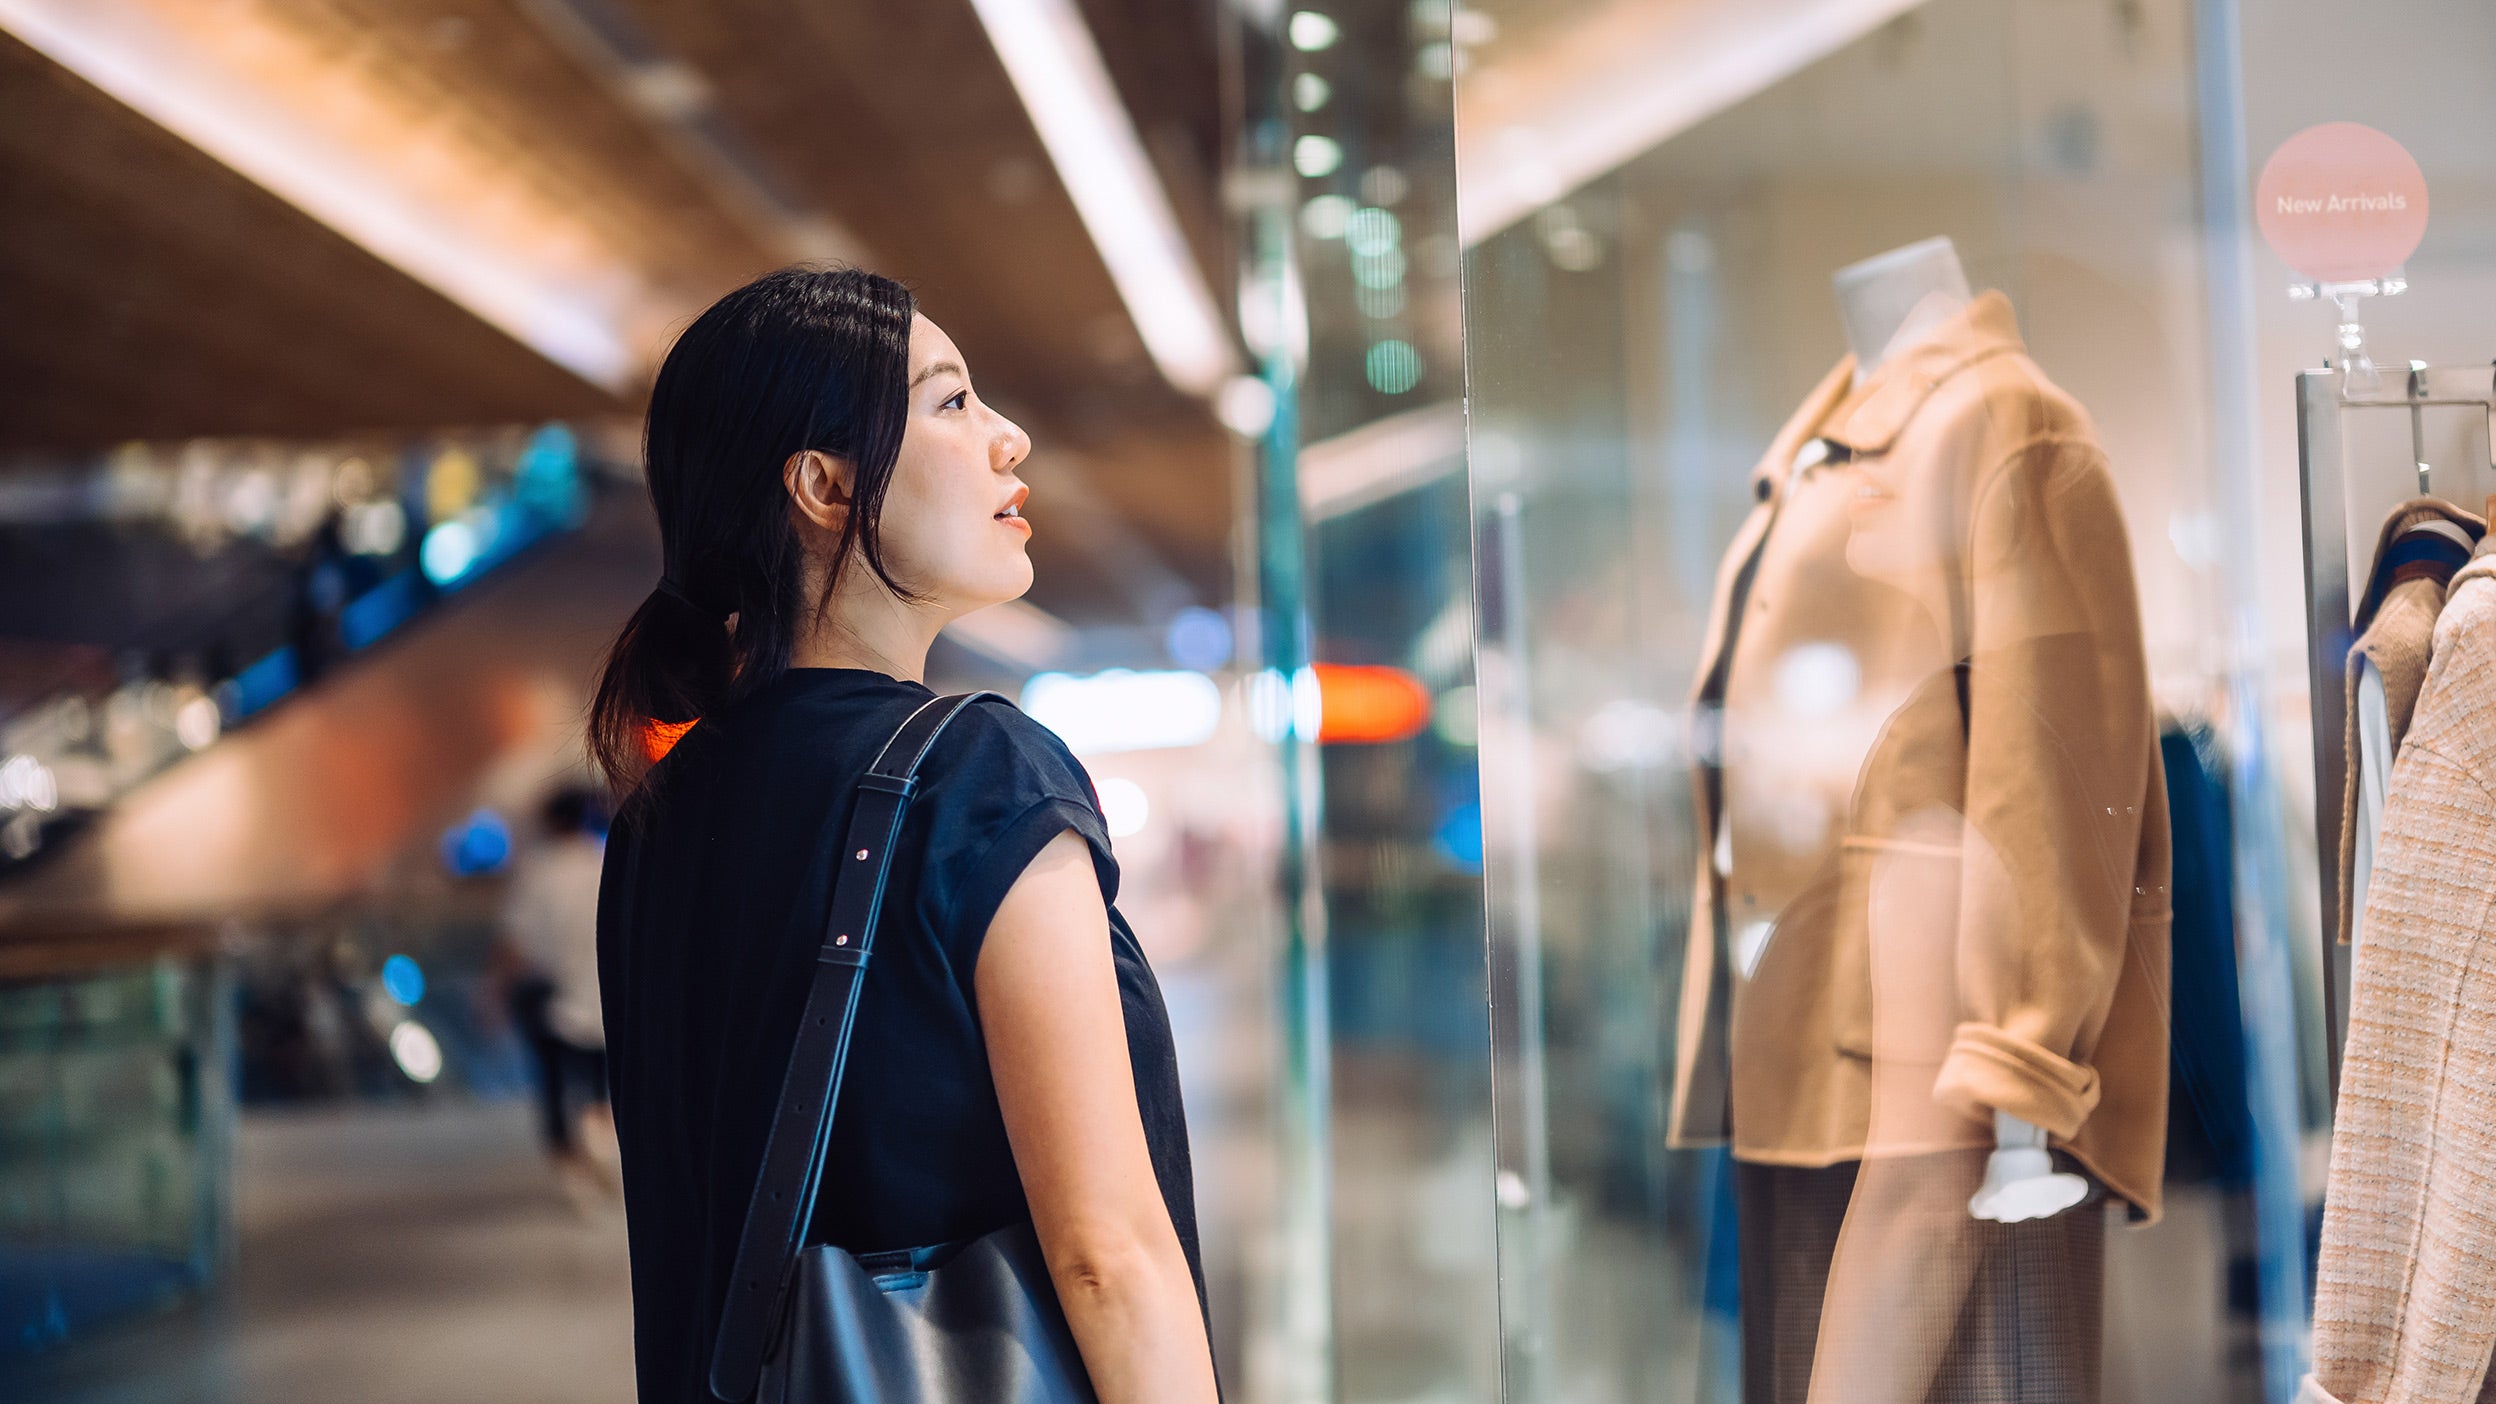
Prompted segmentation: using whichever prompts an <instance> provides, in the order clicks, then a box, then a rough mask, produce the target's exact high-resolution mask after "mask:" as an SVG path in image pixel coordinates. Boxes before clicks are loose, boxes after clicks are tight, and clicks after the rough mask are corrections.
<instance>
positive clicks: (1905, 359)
mask: <svg viewBox="0 0 2496 1404" xmlns="http://www.w3.org/2000/svg"><path fill="white" fill-rule="evenodd" d="M2024 349H2025V348H2024V347H2023V346H2022V345H2021V343H2020V339H2019V322H2018V320H2017V319H2016V318H2015V317H2014V316H2013V315H2012V313H2011V300H2010V299H2009V298H2007V297H2004V296H2003V295H2002V294H2001V293H1999V292H1986V293H1984V294H1983V295H1982V296H1979V297H1978V298H1977V299H1976V300H1975V301H1974V302H1971V303H1969V304H1968V305H1967V306H1966V307H1964V308H1962V309H1961V310H1960V311H1959V312H1958V314H1957V315H1955V316H1953V317H1951V318H1950V320H1948V321H1946V322H1944V323H1942V324H1941V325H1940V326H1938V327H1936V328H1934V329H1933V332H1932V334H1931V335H1930V336H1927V337H1925V338H1924V339H1923V340H1922V341H1919V342H1917V343H1916V344H1915V345H1913V346H1911V347H1908V348H1907V349H1905V350H1904V351H1901V352H1899V353H1898V354H1897V355H1895V356H1893V357H1891V358H1890V359H1889V360H1887V361H1884V362H1882V363H1881V365H1880V367H1879V368H1878V369H1876V370H1874V371H1873V372H1872V374H1871V375H1870V376H1868V377H1866V378H1865V380H1864V382H1863V384H1862V385H1860V386H1857V387H1855V390H1854V392H1853V393H1852V394H1849V395H1847V396H1846V397H1845V398H1844V399H1843V400H1841V401H1839V402H1838V404H1837V405H1836V406H1835V408H1833V409H1831V410H1830V411H1829V413H1828V416H1827V418H1826V420H1825V421H1824V422H1823V423H1822V424H1821V426H1820V437H1821V438H1824V439H1826V440H1828V441H1829V442H1831V443H1833V444H1836V445H1839V446H1840V447H1842V448H1846V449H1849V450H1852V451H1853V452H1855V453H1884V452H1887V451H1888V449H1889V446H1890V445H1891V444H1892V443H1895V442H1896V441H1897V438H1898V433H1899V431H1900V430H1902V429H1904V428H1906V427H1907V421H1908V420H1910V419H1913V418H1914V417H1915V412H1916V411H1917V410H1918V409H1921V408H1922V407H1923V405H1924V402H1925V400H1927V399H1929V398H1931V396H1932V393H1933V391H1934V390H1935V389H1937V388H1938V387H1939V386H1940V385H1941V383H1942V382H1943V381H1945V380H1948V379H1949V378H1950V377H1951V376H1953V375H1956V374H1958V373H1959V372H1960V371H1962V370H1965V369H1966V368H1967V367H1969V366H1971V365H1974V364H1975V363H1976V362H1978V361H1981V360H1985V359H1986V358H1988V357H1992V356H1999V355H2002V354H2004V353H2006V352H2013V351H2020V350H2024ZM1839 369H1840V370H1842V371H1844V372H1845V373H1846V374H1847V376H1848V377H1849V378H1851V377H1852V375H1853V373H1854V360H1853V358H1851V357H1849V358H1848V359H1847V360H1846V361H1845V362H1844V363H1843V364H1841V365H1840V366H1839ZM1841 383H1842V382H1841Z"/></svg>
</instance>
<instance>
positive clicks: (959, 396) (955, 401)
mask: <svg viewBox="0 0 2496 1404" xmlns="http://www.w3.org/2000/svg"><path fill="white" fill-rule="evenodd" d="M970 402H971V392H970V391H968V390H956V391H954V392H953V394H952V396H951V397H949V398H948V399H946V401H945V403H944V408H946V409H963V408H966V407H967V406H969V404H970Z"/></svg>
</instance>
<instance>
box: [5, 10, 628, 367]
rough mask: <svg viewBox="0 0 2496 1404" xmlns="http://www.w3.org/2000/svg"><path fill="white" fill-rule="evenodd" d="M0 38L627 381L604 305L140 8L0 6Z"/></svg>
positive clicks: (545, 345)
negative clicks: (407, 186)
mask: <svg viewBox="0 0 2496 1404" xmlns="http://www.w3.org/2000/svg"><path fill="white" fill-rule="evenodd" d="M0 29H6V30H8V31H9V32H10V33H12V34H14V35H16V36H17V38H18V39H20V40H21V41H23V42H24V43H25V44H26V45H27V46H28V47H30V48H33V49H34V50H36V51H37V52H39V53H41V54H43V55H44V56H46V57H47V58H50V59H51V60H52V61H53V62H55V63H57V64H59V65H61V66H62V67H63V68H66V69H68V70H69V71H70V72H72V73H74V74H76V75H78V76H79V77H80V78H83V79H85V80H86V81H87V82H89V83H92V84H94V85H95V86H96V87H98V88H100V89H102V90H103V91H104V92H106V93H107V94H109V95H111V96H112V97H113V98H114V99H115V100H117V101H119V102H121V103H122V104H124V105H125V106H127V107H130V108H131V109H133V110H135V111H137V112H138V113H139V114H140V115H142V116H144V117H146V118H148V119H149V120H151V121H153V122H155V123H156V124H157V125H159V126H161V127H163V128H165V129H166V130H167V131H170V132H172V133H173V134H174V135H176V136H178V137H180V138H182V139H183V140H184V141H187V142H189V143H190V144H191V145H193V146H196V147H198V148H199V149H200V150H202V151H204V152H206V153H208V154H209V155H210V156H212V157H215V158H216V159H217V160H219V161H221V162H223V163H224V164H226V165H227V166H230V167H232V168H233V169H234V170H235V171H237V172H239V173H240V174H242V175H243V176H244V177H245V178H247V179H249V180H251V181H252V182H254V183H255V184H258V185H260V186H261V187H263V188H264V189H266V190H268V191H269V192H271V193H272V194H274V195H276V196H278V197H279V198H281V199H283V200H285V201H286V202H287V203H289V204H291V205H293V206H295V207H296V208H297V209H299V210H302V211H303V212H304V213H305V214H308V215H310V216H311V217H313V218H314V219H317V220H319V221H320V222H321V223H323V224H325V225H327V226H329V227H330V228H331V229H334V230H336V231H337V232H338V233H340V234H342V235H344V236H346V237H347V238H348V239H350V240H352V241H354V242H355V243H356V244H358V245H360V246H362V247H363V248H364V249H365V250H367V251H368V252H370V253H372V254H374V255H375V256H377V257H379V258H380V259H382V260H383V261H384V262H387V263H389V264H391V265H393V266H395V267H397V268H398V269H400V270H401V271H402V272H405V273H407V274H408V275H409V276H411V277H413V278H415V279H416V280H417V281H419V282H421V283H424V284H425V285H427V286H429V287H431V288H433V289H434V290H435V291H437V292H440V293H441V294H442V295H444V296H445V297H448V298H449V299H451V300H452V301H453V302H456V303H458V304H459V305H460V306H462V307H464V308H466V309H468V310H469V311H470V312H472V313H474V314H476V315H477V316H478V317H480V318H482V319H484V320H485V321H487V322H489V323H491V324H493V325H494V326H497V327H500V328H501V329H502V330H503V331H505V332H507V333H509V334H510V335H511V336H512V337H514V338H515V339H517V340H519V341H520V342H521V343H523V344H524V345H527V346H528V347H530V348H531V349H533V350H535V351H537V352H538V353H539V354H540V355H542V356H544V357H546V358H547V359H548V360H550V361H553V362H555V363H556V364H557V365H560V366H563V367H564V368H566V369H568V370H570V371H572V372H573V373H575V374H577V375H579V376H581V377H582V378H583V379H585V380H588V381H590V382H592V383H594V384H597V385H600V386H604V387H605V388H607V389H609V390H613V391H621V390H623V389H625V388H626V387H627V386H628V384H629V383H630V381H631V379H632V377H633V375H634V373H635V370H636V357H635V356H634V355H633V353H632V350H631V345H630V342H629V340H628V338H627V337H626V335H625V333H624V331H623V329H622V327H621V326H620V324H619V323H618V321H617V319H616V317H615V316H614V314H613V313H612V312H610V311H609V309H608V308H606V307H605V306H603V305H601V304H600V303H599V302H597V301H594V300H592V299H590V298H588V297H585V296H581V295H577V294H574V293H572V292H569V291H567V290H566V289H565V288H563V287H561V286H559V285H557V284H556V283H555V282H554V280H552V279H550V278H549V277H547V276H546V274H545V273H544V272H543V271H542V270H540V269H537V268H535V267H532V266H530V265H528V264H527V263H525V262H523V261H520V260H517V259H514V258H512V257H510V256H508V255H507V254H506V252H505V251H504V250H502V249H500V248H498V247H496V246H494V245H493V244H492V243H490V242H488V241H486V240H483V239H480V238H478V237H476V236H475V235H474V234H473V233H472V232H471V231H469V230H465V229H462V228H460V227H459V226H458V223H457V221H456V219H455V217H450V216H448V215H447V214H446V212H445V211H442V210H439V209H436V208H430V207H428V205H427V203H426V202H425V201H422V200H420V199H417V198H415V197H413V196H412V195H411V194H410V193H409V192H407V191H404V190H401V189H398V188H396V187H394V186H393V184H392V183H391V182H390V180H389V179H388V177H386V176H385V175H383V174H382V173H381V172H380V171H379V170H378V169H376V166H375V163H373V162H372V161H370V160H367V159H364V158H363V156H362V155H360V154H359V153H358V152H356V151H354V150H352V149H351V148H349V147H348V146H347V145H345V144H344V143H343V142H341V141H339V140H337V139H336V138H335V137H334V136H333V135H332V134H330V133H326V132H322V131H318V130H314V129H313V128H311V127H309V126H308V125H306V124H305V123H303V122H300V121H298V120H296V119H295V118H293V117H292V116H291V115H290V114H288V113H287V112H285V111H284V110H283V109H282V108H281V107H280V106H279V105H278V104H276V103H274V102H271V101H269V100H267V99H266V98H264V97H263V96H261V95H259V94H257V93H255V92H253V91H252V90H251V87H250V85H249V84H247V83H245V82H242V81H240V80H239V78H238V77H237V76H236V75H233V74H228V73H224V72H220V71H217V70H216V69H215V68H214V67H213V66H212V65H210V64H209V63H207V62H205V61H203V60H202V59H201V58H200V57H199V56H197V55H196V54H193V53H191V52H189V51H187V50H186V49H185V47H184V46H183V45H182V44H181V43H180V42H179V40H178V39H176V38H175V37H174V36H171V35H169V34H167V33H166V32H164V30H163V29H162V27H161V26H160V25H159V24H158V23H157V22H156V21H155V20H154V19H153V17H151V16H149V15H147V14H146V13H144V11H143V10H141V9H139V8H136V7H133V6H131V5H128V4H126V3H116V0H0ZM481 198H483V197H482V196H481Z"/></svg>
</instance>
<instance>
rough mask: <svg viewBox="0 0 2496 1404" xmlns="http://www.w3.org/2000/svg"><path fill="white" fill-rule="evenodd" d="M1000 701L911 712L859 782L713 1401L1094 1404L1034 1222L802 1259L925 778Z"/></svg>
mask: <svg viewBox="0 0 2496 1404" xmlns="http://www.w3.org/2000/svg"><path fill="white" fill-rule="evenodd" d="M991 695H993V694H989V693H965V694H960V695H957V696H952V697H939V698H936V699H935V700H933V701H931V702H929V703H927V704H926V705H925V706H923V707H921V708H919V709H918V710H917V711H916V712H913V713H912V714H911V715H910V719H909V720H908V721H905V722H903V723H902V725H901V729H900V730H899V731H897V732H895V733H894V734H893V738H892V740H890V741H888V742H886V743H885V746H884V749H883V751H882V752H881V753H879V754H878V755H877V757H876V759H875V763H874V764H872V765H870V766H868V767H867V774H866V777H865V778H864V779H862V780H861V781H860V782H859V788H858V798H857V801H856V804H855V806H854V807H853V808H852V809H851V811H850V816H849V828H848V830H847V834H846V841H845V842H843V843H842V845H841V847H840V856H839V860H838V861H839V863H840V870H839V871H838V872H836V873H835V874H834V875H833V879H832V901H831V917H830V921H829V923H828V925H827V926H826V928H825V930H824V937H823V945H822V948H821V949H820V951H819V952H818V953H817V956H816V964H815V976H814V980H813V982H812V983H811V984H810V985H809V986H808V988H807V991H806V1012H805V1013H804V1014H803V1015H802V1016H801V1017H800V1019H799V1021H798V1034H797V1043H796V1046H795V1047H794V1048H793V1049H792V1050H791V1052H790V1055H789V1068H788V1072H787V1074H786V1075H785V1076H784V1077H783V1079H782V1081H781V1085H780V1103H779V1109H778V1111H776V1112H775V1113H774V1114H773V1118H772V1126H771V1137H770V1140H769V1141H768V1142H767V1143H766V1145H765V1147H764V1150H763V1164H762V1169H761V1170H760V1171H759V1172H758V1173H757V1174H756V1176H755V1179H754V1197H753V1199H752V1201H751V1202H750V1203H749V1204H748V1205H747V1207H746V1214H745V1231H744V1233H743V1235H742V1236H741V1237H739V1239H738V1240H737V1257H736V1266H735V1268H734V1269H733V1271H732V1272H731V1274H730V1276H729V1282H728V1300H727V1302H726V1304H725V1306H724V1308H723V1309H722V1311H721V1314H720V1321H719V1337H718V1340H717V1342H716V1344H715V1345H714V1347H713V1349H712V1352H711V1393H712V1394H713V1395H714V1396H716V1397H718V1398H719V1399H722V1400H727V1401H731V1404H735V1402H736V1401H742V1400H746V1399H753V1400H755V1401H756V1404H940V1401H942V1404H954V1401H973V1400H975V1401H979V1404H1094V1397H1093V1393H1092V1384H1091V1377H1090V1376H1089V1375H1088V1374H1087V1373H1086V1372H1085V1370H1084V1368H1083V1359H1082V1357H1081V1356H1080V1355H1078V1354H1077V1353H1076V1351H1075V1340H1074V1336H1073V1334H1072V1333H1071V1332H1070V1331H1068V1330H1067V1327H1066V1315H1065V1313H1064V1312H1063V1311H1062V1310H1060V1309H1059V1307H1058V1302H1057V1290H1056V1288H1055V1286H1054V1285H1053V1284H1052V1283H1051V1282H1050V1280H1049V1273H1048V1267H1047V1265H1046V1264H1045V1263H1044V1262H1043V1261H1042V1260H1041V1257H1040V1241H1039V1239H1038V1237H1037V1236H1035V1235H1034V1233H1033V1232H1032V1228H1031V1225H1030V1224H1028V1223H1024V1224H1017V1225H1015V1226H1013V1227H1011V1228H1006V1229H1001V1230H999V1231H998V1232H995V1233H992V1234H989V1235H988V1236H986V1237H984V1238H979V1239H974V1240H972V1241H971V1242H969V1243H963V1244H945V1245H939V1246H935V1247H929V1248H920V1249H914V1250H909V1251H905V1252H897V1253H878V1254H869V1255H866V1256H864V1257H859V1256H853V1255H851V1254H849V1253H846V1252H843V1251H842V1250H841V1249H838V1248H834V1247H831V1246H830V1245H825V1244H819V1245H814V1246H809V1247H804V1248H803V1249H801V1247H800V1244H801V1243H802V1242H803V1239H804V1235H805V1231H806V1225H807V1223H808V1222H809V1221H810V1220H811V1219H812V1218H813V1217H814V1205H815V1192H816V1190H817V1189H818V1188H819V1187H820V1185H821V1184H822V1180H823V1168H824V1167H823V1159H824V1147H825V1145H826V1144H827V1142H828V1139H829V1135H830V1132H831V1128H832V1114H833V1110H834V1108H835V1107H836V1106H837V1105H838V1104H839V1102H840V1095H841V1069H842V1067H843V1065H844V1064H846V1063H847V1062H848V1060H849V1040H850V1033H851V1030H852V1029H853V1028H854V1027H855V1026H856V1023H857V1019H858V991H859V986H860V983H861V981H862V980H863V979H864V978H865V975H866V971H867V959H868V955H869V953H870V952H871V951H872V950H873V949H874V946H875V919H876V915H877V913H878V912H879V911H880V910H881V909H882V906H883V901H884V884H885V880H886V878H887V877H889V876H890V874H891V872H892V861H893V853H892V850H893V843H894V841H895V840H896V839H897V838H898V837H899V836H900V833H901V817H902V814H903V812H904V811H905V810H907V809H908V808H909V804H910V795H911V791H912V790H913V789H914V788H915V786H916V785H917V776H918V769H919V763H920V762H921V761H922V760H924V759H926V757H927V753H928V752H929V750H931V749H933V748H934V746H935V744H936V738H937V737H938V736H939V735H941V734H943V732H944V729H945V727H946V725H947V724H948V723H950V722H951V721H952V720H953V719H954V717H956V716H958V715H959V714H960V713H961V711H962V709H963V708H965V707H968V706H970V705H971V704H972V703H974V702H976V701H978V700H979V698H981V697H985V696H991Z"/></svg>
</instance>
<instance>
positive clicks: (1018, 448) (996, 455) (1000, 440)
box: [990, 416, 1031, 473]
mask: <svg viewBox="0 0 2496 1404" xmlns="http://www.w3.org/2000/svg"><path fill="white" fill-rule="evenodd" d="M997 423H998V425H999V426H1000V432H999V433H998V435H997V437H996V440H995V443H994V447H993V448H991V449H990V456H991V457H992V459H993V460H994V461H995V463H996V466H997V471H998V472H1000V473H1007V472H1012V471H1013V470H1014V468H1015V466H1016V465H1018V464H1020V463H1021V462H1022V461H1023V460H1024V459H1026V458H1029V457H1030V456H1031V436H1030V435H1029V434H1026V433H1024V432H1023V426H1021V425H1019V424H1017V423H1015V422H1014V421H1013V420H1010V419H1007V418H1004V417H1003V416H999V417H998V419H997Z"/></svg>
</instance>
